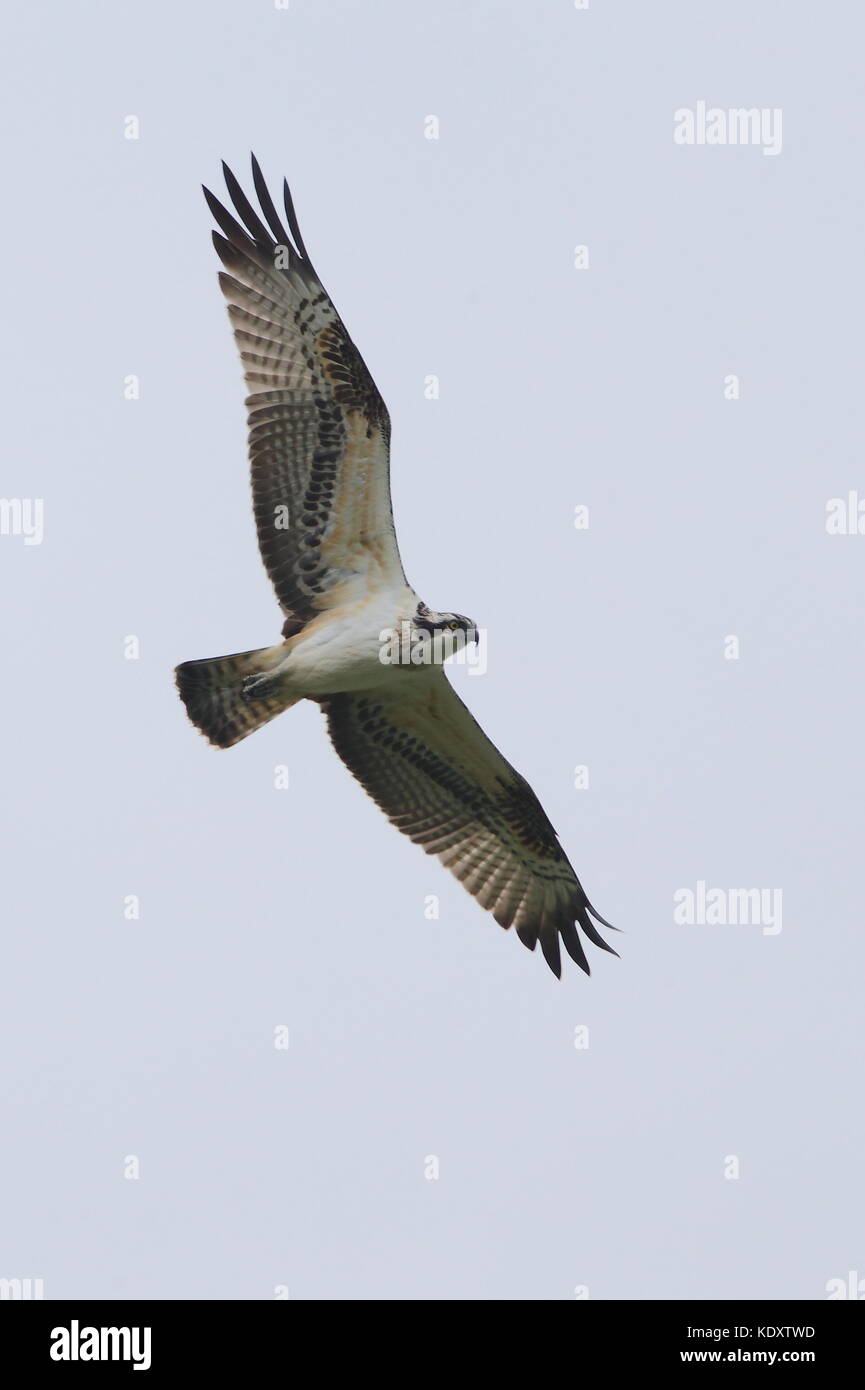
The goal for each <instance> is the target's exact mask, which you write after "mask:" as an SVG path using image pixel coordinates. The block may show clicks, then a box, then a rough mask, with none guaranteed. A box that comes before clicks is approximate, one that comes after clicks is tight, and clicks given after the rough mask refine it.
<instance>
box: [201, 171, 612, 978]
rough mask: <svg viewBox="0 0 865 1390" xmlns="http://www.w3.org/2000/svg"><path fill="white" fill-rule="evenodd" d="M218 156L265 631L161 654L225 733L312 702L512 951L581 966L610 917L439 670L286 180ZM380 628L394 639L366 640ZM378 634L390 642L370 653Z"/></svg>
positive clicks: (438, 623)
mask: <svg viewBox="0 0 865 1390" xmlns="http://www.w3.org/2000/svg"><path fill="white" fill-rule="evenodd" d="M223 172H224V175H225V182H226V186H227V188H228V193H229V196H230V198H231V202H232V204H233V205H234V209H235V211H236V213H237V215H238V217H239V218H240V220H241V221H240V222H238V221H237V220H236V219H235V217H233V216H232V215H231V213H229V212H228V211H227V210H226V208H224V207H223V206H222V204H221V203H220V202H219V201H218V200H217V199H216V198H215V197H214V196H213V194H212V193H210V192H209V190H208V189H206V188H205V190H204V196H205V198H206V199H207V203H208V206H209V208H210V211H211V213H212V214H213V217H214V220H215V221H216V223H217V225H218V227H219V228H220V231H219V232H214V233H213V242H214V245H215V247H216V250H217V253H218V255H219V258H220V260H221V261H222V264H223V265H224V267H225V273H221V274H220V276H219V283H220V285H221V287H222V292H223V294H224V295H225V298H226V300H227V301H228V316H229V318H230V320H231V324H232V328H233V329H234V338H235V342H236V343H237V347H238V350H239V352H240V358H241V361H242V363H243V372H244V377H245V380H246V385H247V389H248V391H249V395H248V396H247V399H246V407H247V412H248V414H247V420H248V425H249V456H250V462H251V467H252V493H253V505H254V511H255V521H256V527H257V531H258V542H259V548H260V550H261V556H262V559H263V561H264V564H265V567H266V569H267V573H268V575H269V576H270V579H271V582H272V583H273V586H274V589H275V590H276V596H277V598H278V600H279V603H280V607H281V609H282V614H283V618H284V622H283V628H282V637H283V640H282V641H281V642H278V643H277V644H276V645H275V646H272V647H264V648H262V649H260V650H258V651H250V652H240V653H238V654H237V655H234V656H221V657H216V658H215V659H210V660H206V661H186V662H184V663H183V664H182V665H181V666H178V667H177V669H176V672H175V676H176V680H177V688H178V690H179V692H180V696H181V699H182V700H183V702H184V704H185V706H186V710H187V713H188V715H189V718H190V719H191V720H192V722H193V724H195V725H196V726H197V727H198V728H199V729H200V730H201V732H202V733H203V734H205V735H206V736H207V738H208V739H209V740H210V742H211V743H213V744H216V745H217V747H219V748H229V747H231V745H232V744H235V743H238V742H239V741H240V740H241V739H243V738H246V736H247V735H248V734H251V733H252V732H253V731H254V730H255V729H258V728H260V727H261V726H262V724H266V723H267V722H268V720H270V719H273V717H274V716H275V715H277V714H280V713H281V712H282V711H283V710H286V709H290V708H291V706H292V705H295V704H297V702H298V701H299V700H304V699H306V700H314V701H316V702H317V703H318V704H319V705H320V706H321V708H322V710H323V711H324V713H325V715H326V716H327V722H328V729H329V732H330V737H331V740H332V742H333V745H334V747H335V748H336V751H337V753H338V754H339V756H340V757H341V758H342V760H343V762H345V763H346V765H347V766H348V768H349V769H350V771H351V772H352V773H353V774H354V776H355V777H356V778H357V780H358V781H359V782H360V783H361V785H362V786H363V787H364V788H365V789H366V791H367V792H368V793H369V795H370V796H371V797H372V798H373V800H374V801H376V802H377V804H378V805H379V806H380V807H381V809H382V811H384V813H385V815H386V816H387V817H388V819H389V820H390V821H391V822H392V823H393V824H394V825H395V826H396V827H397V829H398V830H401V831H402V832H403V834H405V835H408V836H409V837H410V838H411V839H412V840H414V841H415V842H416V843H417V844H420V845H422V846H423V848H424V849H425V850H426V852H427V853H428V854H435V855H438V857H439V859H440V860H441V861H442V863H443V864H445V865H446V866H447V867H448V868H449V869H450V870H451V871H452V872H453V873H454V874H455V875H456V877H457V878H458V879H459V880H460V882H461V883H463V884H464V885H465V887H466V888H467V889H468V891H469V892H470V893H472V894H473V895H474V896H475V897H476V898H477V899H478V901H479V902H480V904H481V906H482V907H484V908H487V909H488V910H489V911H490V912H492V914H493V916H494V918H495V920H496V921H497V922H498V923H500V925H501V926H503V927H510V926H513V927H514V928H515V930H516V933H517V936H518V937H519V938H520V940H521V941H522V942H523V944H524V945H526V946H528V947H529V949H530V950H534V948H535V946H536V945H537V943H538V942H540V944H541V950H542V952H543V954H544V957H545V958H546V961H547V963H548V965H549V966H550V968H551V969H552V970H553V971H554V972H555V974H556V975H560V974H561V957H560V952H559V938H560V937H561V940H562V942H563V943H564V946H565V949H566V951H567V952H568V954H569V955H570V956H571V957H572V958H573V960H575V961H576V963H577V965H579V966H580V967H581V968H582V969H583V970H585V971H586V973H587V974H588V973H589V964H588V961H587V960H586V955H585V952H584V950H583V945H582V942H581V940H580V937H579V935H578V933H577V925H579V927H580V928H581V929H582V931H583V932H584V934H585V936H586V937H587V938H588V940H589V941H591V942H592V943H593V944H594V945H595V946H600V947H601V948H602V949H603V950H605V951H610V952H611V953H612V954H613V955H615V954H616V952H615V951H613V949H612V947H611V946H609V945H608V944H607V943H606V942H605V941H604V940H603V938H602V937H601V936H600V934H599V932H598V930H597V927H596V926H595V924H594V922H593V921H592V918H594V919H595V921H597V922H599V923H601V925H603V926H610V923H608V922H605V921H604V919H603V918H602V917H601V916H599V914H598V913H597V912H596V911H595V909H594V908H593V907H592V905H591V903H590V902H589V900H588V898H587V897H586V894H585V893H584V891H583V889H582V886H581V885H580V881H579V879H578V878H577V876H576V874H575V873H574V870H573V869H572V868H571V865H570V864H569V862H568V860H567V858H566V857H565V855H564V853H563V851H562V848H561V846H560V844H559V842H558V838H557V836H556V832H555V830H554V829H553V827H552V825H551V824H550V822H549V820H548V819H547V816H546V815H545V813H544V810H543V807H542V806H541V804H540V802H539V801H538V799H537V797H536V796H535V794H534V792H533V791H532V789H531V787H530V786H529V784H528V783H527V782H526V781H525V779H524V778H523V777H521V776H520V774H519V773H518V772H517V771H515V769H514V768H512V767H511V765H510V764H509V763H508V762H507V761H506V760H505V759H504V758H503V757H502V755H501V753H500V752H499V751H498V749H497V748H496V747H495V746H494V744H493V743H491V742H490V740H489V739H488V738H487V736H486V734H485V733H484V732H483V730H482V729H481V728H480V726H479V725H478V724H477V723H476V721H475V720H474V719H473V718H472V715H471V714H470V713H469V711H468V710H467V709H466V707H465V705H464V704H463V703H462V701H461V700H460V699H459V697H458V696H457V695H456V693H455V691H454V690H453V688H452V686H451V685H450V683H449V681H448V680H447V678H446V676H445V674H444V670H443V660H444V657H445V656H447V655H448V654H450V651H451V650H452V649H453V644H454V641H455V640H458V641H461V642H462V643H465V642H466V641H471V640H473V639H476V636H477V633H476V628H475V625H474V623H473V622H471V620H470V619H468V618H465V617H463V616H462V614H460V613H439V612H435V611H434V610H432V609H430V608H428V607H427V606H426V604H425V603H424V602H423V601H422V600H421V599H420V598H419V596H418V594H416V593H415V591H414V589H413V588H412V587H411V585H410V584H409V582H408V580H407V579H406V577H405V573H404V571H403V567H402V562H401V560H400V555H399V549H398V547H397V541H396V535H395V533H394V523H393V514H392V510H391V500H390V482H389V454H390V418H389V416H388V412H387V407H386V406H385V403H384V401H383V400H382V398H381V396H380V394H379V392H378V390H377V388H376V386H375V383H374V382H373V380H372V377H371V376H370V374H369V372H368V370H367V367H366V364H365V363H364V361H363V358H362V357H361V355H360V353H359V352H358V350H357V348H356V347H355V345H354V343H353V342H352V340H351V338H350V337H349V335H348V333H347V331H346V329H345V326H344V324H343V322H342V320H341V319H340V317H339V315H338V314H337V312H336V309H335V308H334V306H333V304H332V303H331V300H330V297H329V296H328V294H327V291H326V290H325V289H324V288H323V287H322V284H321V281H320V279H319V278H318V275H317V274H316V272H315V270H314V268H313V265H312V262H311V260H310V258H309V255H308V253H307V250H306V247H305V246H304V243H303V238H302V236H301V234H300V229H299V227H298V224H297V218H296V216H295V212H294V205H293V203H292V200H291V195H290V193H289V189H288V184H287V183H286V184H285V186H284V203H285V214H286V218H287V221H288V231H286V229H285V227H284V226H283V223H282V220H281V217H280V214H279V213H278V212H277V210H276V207H275V206H274V203H273V199H272V198H271V196H270V193H269V192H268V189H267V185H266V183H265V181H264V178H263V176H262V173H261V169H260V168H259V165H258V162H257V160H256V159H255V157H254V156H253V159H252V177H253V182H254V184H255V190H256V193H257V195H258V200H259V203H260V207H261V212H260V213H259V212H257V211H256V209H255V208H254V207H253V206H252V204H251V202H250V201H249V199H248V198H247V196H246V195H245V193H244V192H243V189H242V188H241V187H240V184H239V183H238V181H237V179H236V178H235V177H234V175H233V174H232V172H231V170H230V169H228V168H227V166H226V165H223ZM241 222H242V224H243V225H242V226H241ZM289 232H290V235H289ZM394 634H397V642H396V648H395V647H394V643H393V640H391V641H390V642H389V643H387V644H385V639H386V638H391V639H392V637H393V635H394ZM424 643H425V644H426V648H425V653H424V654H423V655H422V658H421V659H417V653H418V651H419V650H420V649H421V645H422V644H424ZM385 649H386V650H387V651H388V652H389V653H390V654H391V656H392V653H393V651H394V650H399V651H401V652H408V653H409V656H408V659H397V660H393V659H389V660H386V659H385V657H384V651H385Z"/></svg>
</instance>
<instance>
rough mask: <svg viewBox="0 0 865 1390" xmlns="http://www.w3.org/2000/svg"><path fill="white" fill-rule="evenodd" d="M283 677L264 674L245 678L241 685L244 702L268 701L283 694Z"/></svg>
mask: <svg viewBox="0 0 865 1390" xmlns="http://www.w3.org/2000/svg"><path fill="white" fill-rule="evenodd" d="M282 686H283V681H282V677H281V676H278V675H277V676H274V675H271V674H270V673H268V672H264V673H262V674H259V675H254V676H244V678H243V680H242V681H241V683H240V694H241V696H242V697H243V699H244V700H267V699H271V698H273V697H275V696H277V695H281V694H282Z"/></svg>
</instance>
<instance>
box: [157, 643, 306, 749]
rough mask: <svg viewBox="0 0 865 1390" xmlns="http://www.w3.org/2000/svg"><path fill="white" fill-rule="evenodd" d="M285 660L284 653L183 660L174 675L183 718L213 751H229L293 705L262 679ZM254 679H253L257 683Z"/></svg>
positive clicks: (272, 651) (267, 649) (275, 650)
mask: <svg viewBox="0 0 865 1390" xmlns="http://www.w3.org/2000/svg"><path fill="white" fill-rule="evenodd" d="M284 656H285V648H284V647H283V646H281V645H280V646H278V647H260V648H259V649H258V650H257V651H254V652H237V653H236V654H235V655H234V656H216V657H212V658H210V659H208V660H206V661H184V662H183V664H182V665H181V666H178V667H177V668H176V669H175V672H174V678H175V680H176V682H177V689H178V691H179V693H180V698H181V700H182V701H183V703H184V705H185V706H186V713H187V714H188V715H189V718H190V719H191V720H192V722H193V724H194V725H195V726H196V728H197V729H200V730H201V732H202V733H203V734H204V735H205V736H206V737H207V738H209V739H210V742H211V743H214V744H216V746H217V747H218V748H230V747H231V745H232V744H233V743H239V742H240V740H241V739H242V738H246V737H247V735H248V734H251V733H254V732H255V730H256V729H260V728H261V726H262V724H266V723H267V722H268V720H270V719H273V718H274V717H275V716H276V715H277V714H281V713H282V711H283V710H285V709H290V708H291V706H292V705H294V704H296V703H297V700H296V699H295V698H294V697H293V696H290V695H287V694H286V693H285V692H284V690H283V689H281V688H280V686H279V684H277V683H276V682H272V681H269V680H268V679H267V677H268V675H269V674H270V673H271V672H272V671H273V669H274V668H275V667H276V666H277V665H278V664H279V662H280V661H281V660H282V659H283V658H284ZM257 678H258V679H257Z"/></svg>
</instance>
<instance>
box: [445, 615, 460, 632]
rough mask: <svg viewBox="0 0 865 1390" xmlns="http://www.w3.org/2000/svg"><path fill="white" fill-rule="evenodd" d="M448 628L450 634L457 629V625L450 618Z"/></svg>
mask: <svg viewBox="0 0 865 1390" xmlns="http://www.w3.org/2000/svg"><path fill="white" fill-rule="evenodd" d="M448 627H449V628H450V630H451V632H456V630H457V628H458V627H459V623H458V622H455V621H454V619H453V618H452V619H451V621H450V622H449V623H448Z"/></svg>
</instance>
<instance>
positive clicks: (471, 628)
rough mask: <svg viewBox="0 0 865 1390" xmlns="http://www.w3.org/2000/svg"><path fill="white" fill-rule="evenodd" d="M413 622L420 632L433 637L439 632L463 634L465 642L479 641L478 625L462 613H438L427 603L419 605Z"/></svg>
mask: <svg viewBox="0 0 865 1390" xmlns="http://www.w3.org/2000/svg"><path fill="white" fill-rule="evenodd" d="M413 622H414V626H415V627H416V628H417V629H418V630H419V631H420V632H427V633H429V634H430V635H431V636H432V635H433V634H435V633H438V632H441V633H445V632H452V633H454V634H456V633H461V634H463V640H464V641H465V642H477V640H478V628H477V623H475V622H473V620H472V619H471V618H466V617H465V616H464V614H462V613H436V612H435V611H434V610H433V609H432V608H427V606H426V604H425V603H419V604H418V606H417V612H416V613H415V616H414V619H413Z"/></svg>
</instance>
